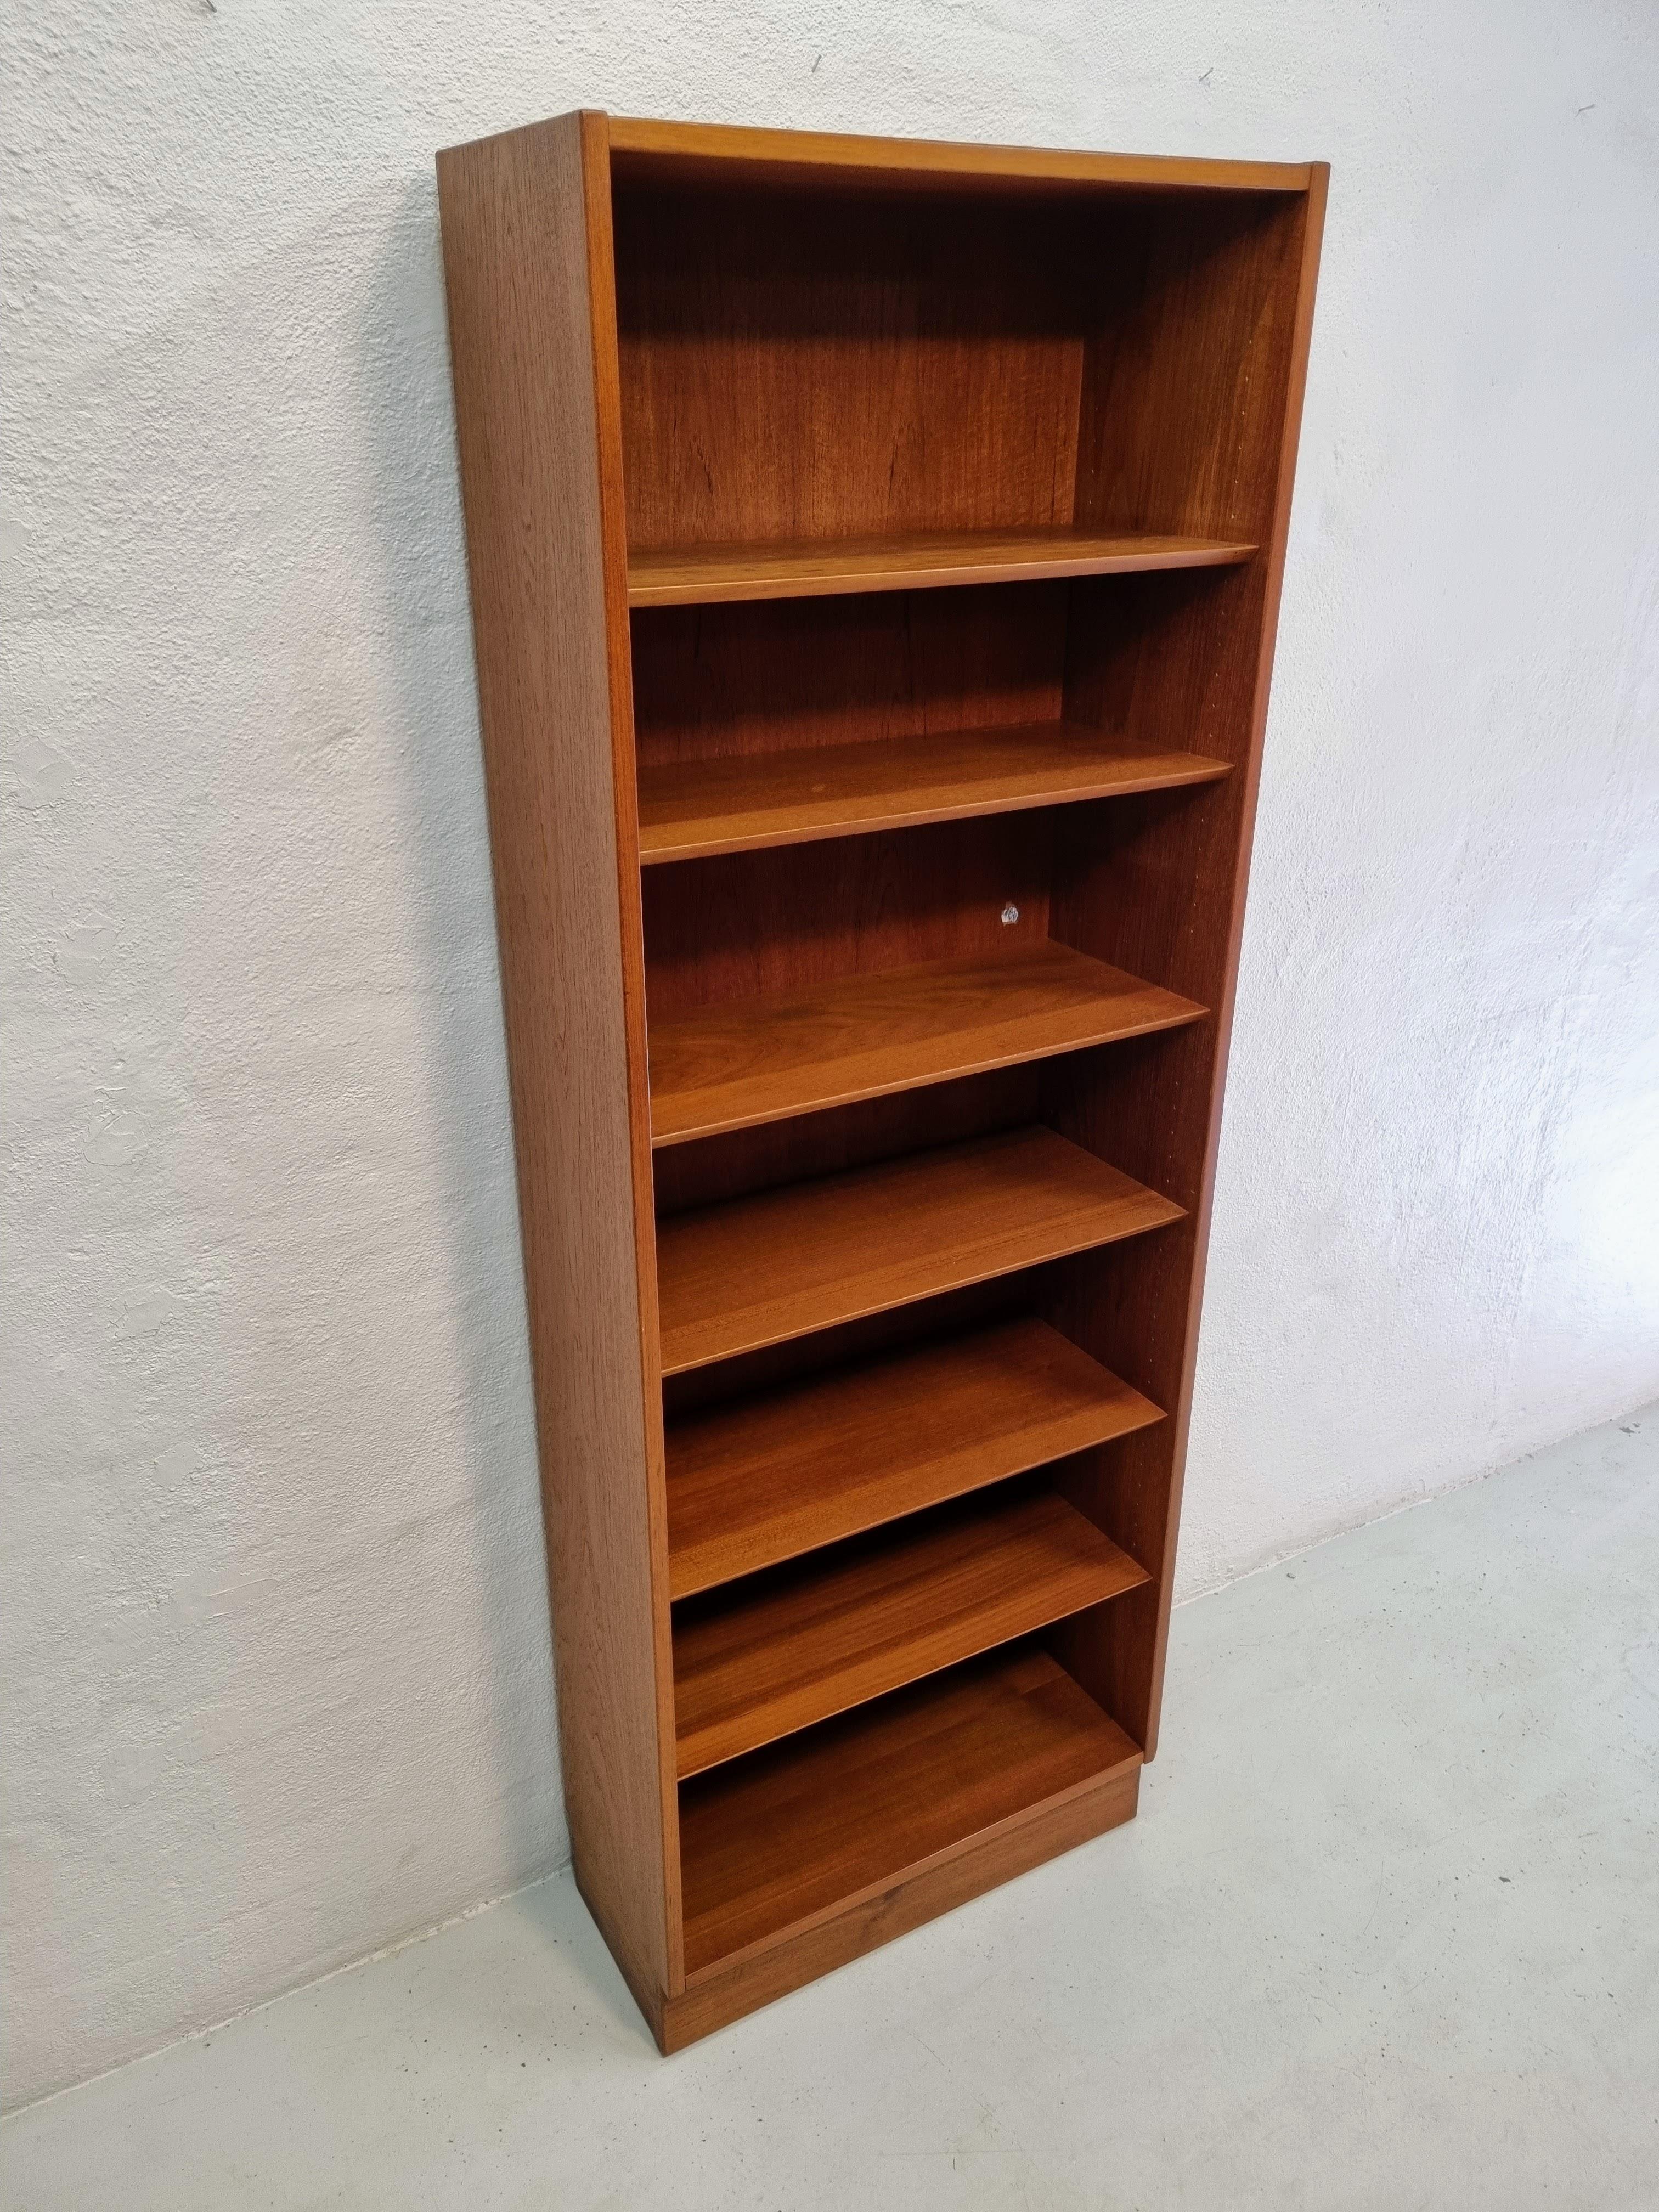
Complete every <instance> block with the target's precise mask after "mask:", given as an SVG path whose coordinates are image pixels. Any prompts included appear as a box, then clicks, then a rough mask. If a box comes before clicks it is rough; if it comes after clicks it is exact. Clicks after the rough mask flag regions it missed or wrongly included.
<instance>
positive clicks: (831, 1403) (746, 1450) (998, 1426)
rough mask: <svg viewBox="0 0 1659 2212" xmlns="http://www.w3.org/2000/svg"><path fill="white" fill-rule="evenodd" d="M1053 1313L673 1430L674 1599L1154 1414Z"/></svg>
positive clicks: (699, 1417)
mask: <svg viewBox="0 0 1659 2212" xmlns="http://www.w3.org/2000/svg"><path fill="white" fill-rule="evenodd" d="M1161 1419H1163V1414H1162V1413H1161V1412H1160V1411H1159V1409H1158V1407H1156V1406H1155V1405H1153V1403H1152V1401H1151V1399H1150V1398H1143V1397H1142V1396H1141V1395H1140V1393H1139V1391H1138V1390H1132V1389H1130V1388H1129V1385H1128V1384H1127V1383H1122V1382H1120V1381H1119V1380H1118V1378H1117V1376H1115V1375H1113V1374H1110V1373H1109V1371H1108V1370H1106V1369H1105V1368H1103V1367H1102V1366H1101V1365H1099V1364H1098V1363H1097V1361H1095V1360H1092V1359H1091V1358H1090V1357H1089V1355H1088V1353H1087V1352H1079V1349H1078V1347H1077V1346H1076V1345H1074V1344H1071V1343H1068V1342H1067V1340H1066V1338H1065V1337H1063V1336H1061V1335H1060V1333H1059V1331H1058V1330H1056V1329H1053V1328H1049V1327H1048V1324H1047V1323H1046V1322H1040V1321H1035V1320H1022V1321H1014V1322H1004V1323H1002V1324H1001V1325H1000V1327H997V1328H983V1329H977V1330H975V1331H973V1332H972V1333H971V1334H969V1335H966V1336H960V1337H952V1338H951V1339H950V1340H948V1341H946V1342H943V1343H939V1344H929V1345H924V1346H922V1348H921V1350H920V1351H917V1352H902V1353H900V1354H898V1355H897V1356H896V1357H890V1358H884V1359H879V1360H874V1361H871V1362H869V1363H867V1364H864V1365H861V1366H858V1367H852V1368H843V1369H840V1370H836V1371H835V1372H834V1373H831V1374H829V1375H823V1376H815V1377H814V1378H813V1379H812V1380H811V1382H810V1383H804V1384H800V1385H798V1386H796V1387H794V1388H793V1389H786V1390H775V1391H771V1392H769V1393H768V1394H767V1395H765V1396H763V1397H760V1398H750V1399H744V1400H743V1401H739V1402H738V1404H736V1405H733V1406H720V1407H715V1408H714V1410H713V1411H712V1412H708V1413H694V1414H691V1415H690V1416H688V1417H687V1418H685V1419H682V1420H679V1421H677V1422H673V1423H671V1424H670V1426H669V1429H668V1435H667V1447H668V1450H667V1460H668V1571H669V1592H670V1595H671V1596H672V1597H675V1598H682V1597H690V1596H691V1595H694V1594H695V1593H696V1591H698V1590H705V1589H713V1588H714V1586H715V1585H716V1584H717V1583H724V1582H731V1581H732V1580H733V1579H735V1578H736V1577H738V1576H739V1575H748V1574H753V1573H755V1572H756V1571H757V1570H759V1569H760V1568H762V1567H769V1566H775V1565H777V1564H778V1563H779V1562H780V1561H781V1560H783V1559H793V1558H795V1557H796V1556H797V1555H798V1554H799V1553H802V1552H808V1551H812V1550H815V1549H816V1548H817V1547H818V1546H819V1545H822V1544H831V1543H835V1542H836V1541H838V1540H839V1539H841V1538H842V1537H843V1536H854V1535H857V1534H859V1533H860V1530H862V1529H866V1528H875V1527H877V1526H878V1524H879V1523H880V1522H884V1521H895V1520H897V1519H898V1518H899V1517H900V1516H901V1515H902V1514H906V1513H915V1512H919V1511H920V1510H921V1509H922V1508H923V1507H924V1506H928V1505H937V1504H940V1503H942V1502H943V1501H944V1500H945V1499H946V1498H957V1497H960V1496H962V1495H963V1493H964V1492H968V1491H971V1490H978V1489H981V1488H982V1487H983V1486H984V1485H986V1484H987V1483H992V1482H1000V1481H1001V1480H1003V1479H1004V1478H1005V1477H1006V1476H1008V1475H1011V1474H1024V1471H1025V1469H1026V1468H1032V1467H1038V1466H1041V1465H1042V1462H1044V1461H1045V1460H1052V1459H1060V1458H1063V1457H1064V1456H1065V1455H1066V1454H1067V1453H1068V1452H1076V1451H1083V1450H1085V1449H1087V1448H1088V1447H1089V1446H1090V1445H1091V1444H1100V1443H1107V1442H1108V1441H1109V1439H1110V1438H1112V1437H1121V1436H1126V1435H1127V1434H1128V1433H1129V1432H1130V1431H1132V1430H1134V1429H1139V1428H1144V1427H1146V1425H1148V1424H1149V1423H1151V1422H1153V1421H1157V1420H1161Z"/></svg>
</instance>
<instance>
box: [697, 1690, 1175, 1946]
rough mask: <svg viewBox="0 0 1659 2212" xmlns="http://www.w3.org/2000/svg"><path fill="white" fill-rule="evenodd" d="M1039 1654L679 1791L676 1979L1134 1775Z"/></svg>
mask: <svg viewBox="0 0 1659 2212" xmlns="http://www.w3.org/2000/svg"><path fill="white" fill-rule="evenodd" d="M1139 1763H1140V1753H1139V1748H1138V1747H1137V1746H1135V1745H1134V1744H1133V1743H1132V1742H1131V1741H1129V1739H1128V1738H1127V1736H1126V1735H1124V1733H1123V1731H1122V1730H1121V1729H1120V1728H1118V1727H1117V1726H1116V1724H1115V1723H1114V1722H1112V1721H1111V1720H1110V1719H1109V1718H1108V1717H1107V1716H1106V1715H1105V1714H1104V1713H1103V1712H1102V1711H1101V1710H1100V1709H1099V1707H1098V1706H1097V1705H1095V1704H1094V1703H1093V1702H1092V1700H1091V1699H1089V1698H1088V1697H1087V1696H1085V1693H1084V1692H1082V1691H1081V1690H1080V1689H1079V1687H1078V1686H1077V1684H1076V1683H1075V1682H1073V1680H1071V1679H1070V1677H1069V1676H1068V1675H1067V1674H1066V1673H1065V1672H1064V1671H1063V1669H1061V1668H1060V1667H1059V1666H1057V1665H1056V1664H1055V1663H1054V1661H1053V1660H1051V1659H1050V1658H1048V1656H1047V1655H1046V1654H1044V1653H1042V1652H1037V1651H1030V1650H1014V1651H1012V1652H1008V1651H1000V1652H997V1653H995V1654H994V1655H993V1656H991V1657H989V1658H988V1659H984V1660H981V1661H978V1662H972V1663H970V1664H969V1665H968V1666H965V1667H963V1668H959V1669H957V1670H954V1671H952V1672H951V1674H945V1675H944V1676H942V1677H940V1678H939V1679H937V1680H933V1681H930V1682H927V1683H924V1684H921V1685H920V1686H917V1687H915V1688H913V1689H910V1690H908V1691H902V1692H899V1693H898V1694H896V1696H894V1697H892V1698H890V1699H884V1701H883V1702H882V1703H881V1704H880V1705H875V1706H872V1707H867V1708H866V1709H864V1710H862V1711H859V1712H856V1713H853V1714H850V1715H848V1716H847V1717H845V1718H843V1719H841V1720H837V1721H832V1722H829V1723H826V1724H825V1725H824V1726H823V1727H822V1728H819V1729H814V1730H813V1731H812V1732H811V1735H807V1736H805V1737H800V1738H797V1739H793V1740H791V1741H787V1742H785V1743H783V1744H781V1745H777V1746H775V1747H773V1748H772V1749H770V1750H769V1751H765V1752H761V1753H757V1754H755V1755H754V1756H753V1757H751V1758H750V1759H744V1760H741V1761H739V1762H738V1763H737V1764H736V1765H730V1766H724V1767H719V1768H716V1769H715V1770H714V1772H712V1773H710V1774H707V1775H704V1776H702V1777H701V1778H698V1779H697V1780H696V1781H694V1782H690V1783H688V1784H685V1785H684V1787H683V1788H682V1790H681V1792H680V1823H681V1824H680V1835H681V1850H682V1853H683V1869H682V1880H683V1884H684V1896H685V1948H686V1966H687V1974H688V1980H689V1981H690V1980H693V1979H695V1978H696V1977H697V1976H699V1975H701V1974H704V1973H707V1972H709V1971H710V1970H711V1969H715V1968H717V1967H719V1966H722V1965H724V1966H728V1967H729V1966H731V1965H732V1964H734V1963H735V1962H736V1961H737V1960H738V1958H740V1957H741V1956H742V1954H744V1953H745V1952H747V1951H749V1950H750V1949H751V1948H752V1947H754V1946H757V1945H759V1944H763V1943H767V1942H777V1941H778V1940H779V1939H780V1938H782V1937H784V1936H787V1935H789V1934H791V1933H792V1932H799V1931H803V1930H804V1929H805V1927H806V1926H807V1925H808V1924H809V1923H811V1922H813V1921H814V1920H817V1919H820V1918H823V1917H828V1916H829V1915H832V1914H839V1913H842V1912H845V1911H848V1909H849V1908H850V1907H853V1906H854V1905H858V1904H860V1903H861V1902H863V1901H865V1900H866V1899H871V1898H872V1897H874V1896H876V1895H878V1893H883V1892H884V1891H887V1890H889V1889H890V1888H891V1887H892V1886H893V1885H895V1884H896V1883H898V1882H900V1881H904V1880H906V1879H914V1878H915V1875H917V1874H919V1873H921V1871H922V1870H923V1869H926V1868H927V1866H928V1865H929V1864H930V1863H937V1862H938V1861H939V1860H940V1859H941V1858H943V1857H945V1855H946V1854H950V1853H954V1852H957V1851H959V1850H962V1849H963V1846H964V1845H967V1844H971V1843H973V1842H975V1841H976V1840H978V1839H981V1838H989V1837H990V1836H991V1835H992V1834H993V1833H994V1832H996V1831H998V1830H999V1829H1000V1828H1002V1827H1003V1826H1004V1824H1005V1823H1018V1822H1019V1821H1022V1820H1026V1819H1029V1818H1030V1817H1031V1815H1032V1814H1033V1813H1034V1811H1035V1810H1036V1808H1040V1807H1043V1806H1046V1805H1051V1804H1053V1803H1054V1802H1055V1801H1056V1800H1058V1799H1060V1798H1062V1797H1065V1796H1072V1795H1075V1794H1080V1793H1082V1792H1084V1791H1086V1790H1093V1789H1097V1788H1098V1787H1099V1786H1100V1785H1101V1784H1103V1783H1104V1782H1106V1781H1108V1780H1109V1779H1110V1778H1115V1777H1120V1776H1122V1775H1124V1774H1126V1773H1128V1772H1131V1771H1133V1770H1134V1769H1135V1768H1137V1767H1138V1766H1139Z"/></svg>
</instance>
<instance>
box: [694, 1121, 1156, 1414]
mask: <svg viewBox="0 0 1659 2212" xmlns="http://www.w3.org/2000/svg"><path fill="white" fill-rule="evenodd" d="M1181 1211H1182V1209H1181V1208H1180V1207H1179V1206H1175V1205H1172V1204H1171V1203H1170V1200H1168V1199H1166V1198H1161V1197H1160V1196H1159V1195H1158V1193H1157V1192H1156V1191H1152V1190H1147V1189H1146V1188H1144V1186H1143V1185H1141V1184H1139V1183H1138V1182H1132V1181H1131V1180H1130V1178H1129V1177H1128V1176H1126V1175H1120V1174H1119V1173H1118V1171H1117V1170H1116V1169H1115V1168H1112V1167H1109V1166H1108V1165H1107V1164H1106V1163H1105V1161H1104V1160H1101V1159H1097V1158H1095V1156H1094V1154H1093V1153H1092V1152H1085V1151H1084V1150H1083V1149H1082V1147H1081V1146H1078V1145H1073V1144H1070V1143H1068V1142H1067V1141H1066V1139H1065V1138H1063V1137H1057V1136H1056V1135H1055V1134H1054V1131H1053V1130H1052V1129H1045V1128H1028V1129H1015V1130H1011V1131H1007V1132H1005V1133H1002V1134H1000V1135H997V1136H994V1137H976V1138H973V1139H969V1141H968V1142H966V1143H964V1144H957V1145H945V1146H939V1149H938V1150H937V1151H934V1152H911V1153H906V1154H905V1155H903V1156H902V1158H898V1159H893V1160H884V1161H883V1162H882V1163H881V1164H879V1165H878V1166H876V1167H866V1168H854V1169H849V1170H847V1171H846V1172H845V1173H843V1174H841V1175H831V1176H821V1177H819V1178H818V1179H817V1180H816V1181H814V1182H803V1183H792V1184H788V1185H786V1186H785V1187H784V1188H781V1189H778V1190H769V1191H763V1192H762V1193H760V1194H758V1195H757V1196H756V1197H753V1198H742V1199H736V1200H732V1201H731V1202H729V1203H728V1204H726V1205H722V1206H702V1207H699V1208H697V1209H696V1211H694V1212H688V1213H678V1214H673V1215H671V1216H670V1217H669V1218H668V1219H667V1220H665V1221H662V1222H659V1225H658V1228H657V1271H658V1293H659V1311H660V1314H661V1320H662V1371H663V1373H664V1374H665V1375H676V1374H678V1373H680V1372H682V1371H683V1370H684V1369H686V1368H688V1367H701V1366H702V1365H704V1364H707V1363H708V1361H709V1360H712V1359H726V1358H730V1357H731V1356H732V1354H733V1353H734V1352H751V1351H753V1350H755V1349H756V1348H757V1346H761V1345H765V1344H777V1343H780V1342H781V1341H782V1340H783V1339H784V1338H786V1337H790V1336H804V1335H805V1334H807V1332H808V1331H809V1330H812V1329H820V1328H830V1327H831V1326H832V1325H833V1324H834V1323H836V1322H843V1321H852V1320H854V1319H856V1317H857V1316H859V1315H860V1314H868V1313H878V1312H880V1311H882V1310H884V1309H885V1308H887V1307H890V1306H897V1305H903V1304H908V1302H910V1301H911V1300H913V1299H916V1298H924V1297H933V1295H935V1294H936V1293H937V1292H939V1291H949V1290H954V1289H956V1288H957V1287H958V1286H959V1285H963V1284H965V1283H977V1282H983V1281H984V1280H985V1279H986V1278H987V1276H989V1275H1000V1274H1007V1273H1012V1271H1013V1270H1014V1269H1015V1268H1017V1267H1034V1266H1036V1263H1037V1262H1038V1261H1042V1260H1053V1259H1058V1258H1059V1257H1060V1255H1062V1254H1063V1253H1067V1252H1080V1251H1084V1250H1085V1249H1088V1248H1089V1247H1090V1246H1091V1245H1097V1244H1106V1243H1112V1242H1113V1241H1115V1239H1116V1238H1118V1237H1133V1236H1138V1235H1139V1233H1140V1232H1141V1231H1144V1230H1148V1229H1158V1228H1161V1227H1162V1226H1163V1225H1164V1224H1165V1223H1168V1222H1171V1221H1176V1220H1178V1219H1179V1218H1180V1217H1181Z"/></svg>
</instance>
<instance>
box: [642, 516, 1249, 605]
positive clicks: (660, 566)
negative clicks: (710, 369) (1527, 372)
mask: <svg viewBox="0 0 1659 2212" xmlns="http://www.w3.org/2000/svg"><path fill="white" fill-rule="evenodd" d="M1255 550H1256V549H1255V546H1254V545H1245V544H1237V543H1236V542H1235V541H1233V540H1231V539H1228V538H1167V537H1157V536H1153V535H1152V534H1150V533H1149V532H1145V531H1139V532H1101V531H1097V530H1071V529H1054V528H1048V529H1034V530H974V531H927V532H916V533H912V534H907V535H904V536H900V537H892V538H833V539H829V540H823V541H820V540H818V539H815V538H786V539H781V540H779V541H777V542H775V543H766V544H749V545H667V546H649V547H641V548H639V549H637V550H632V549H630V550H629V556H628V604H629V606H630V607H671V606H686V605H707V604H708V603H709V602H710V601H713V600H716V599H822V598H823V597H826V596H827V595H829V594H830V593H833V592H915V591H922V590H926V589H929V588H931V587H932V586H935V585H940V584H1006V583H1013V582H1018V581H1020V580H1024V579H1027V578H1034V577H1039V576H1102V575H1108V574H1116V573H1118V572H1121V571H1128V570H1136V569H1145V568H1227V567H1232V566H1235V565H1237V563H1238V562H1241V561H1248V560H1249V557H1250V556H1251V554H1252V553H1254V552H1255Z"/></svg>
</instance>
